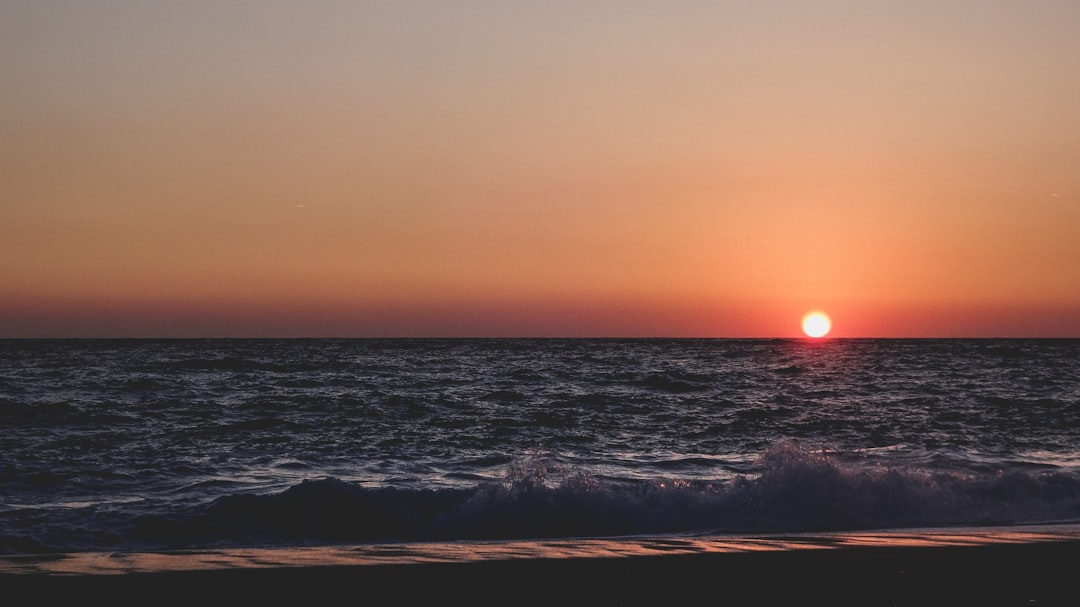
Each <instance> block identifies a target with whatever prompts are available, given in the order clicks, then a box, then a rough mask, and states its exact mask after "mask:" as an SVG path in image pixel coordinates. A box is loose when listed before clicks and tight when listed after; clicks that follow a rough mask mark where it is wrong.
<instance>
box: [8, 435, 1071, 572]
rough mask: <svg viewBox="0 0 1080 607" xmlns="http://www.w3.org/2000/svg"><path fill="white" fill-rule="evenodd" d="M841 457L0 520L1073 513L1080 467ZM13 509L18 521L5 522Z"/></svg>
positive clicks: (203, 525)
mask: <svg viewBox="0 0 1080 607" xmlns="http://www.w3.org/2000/svg"><path fill="white" fill-rule="evenodd" d="M843 460H844V458H841V457H840V456H838V455H837V454H834V453H831V452H822V451H814V450H811V449H808V448H805V447H803V446H802V445H799V444H798V443H794V442H782V443H778V444H774V445H772V446H771V447H769V448H768V449H767V450H766V451H765V452H764V453H763V454H762V455H761V456H760V457H759V458H758V460H757V462H756V464H755V466H754V467H753V468H752V470H753V473H752V474H751V473H748V474H740V475H736V476H734V477H731V478H726V479H716V480H700V479H695V480H686V479H680V478H666V479H654V480H650V481H640V480H630V479H626V478H614V477H608V476H601V475H596V474H593V473H591V472H590V471H589V470H587V469H582V468H578V467H566V466H563V465H562V464H560V463H559V462H558V460H557V458H554V457H552V456H549V455H544V454H540V455H533V456H529V457H525V458H522V459H518V460H513V461H511V462H510V463H509V464H508V468H507V471H506V474H505V477H504V478H502V479H499V480H497V481H481V482H478V483H477V484H476V485H474V486H470V487H464V488H437V489H412V488H398V487H374V488H373V487H365V486H363V485H361V484H357V483H354V482H347V481H344V480H341V479H338V478H334V477H327V478H319V479H308V480H304V481H302V482H300V483H298V484H295V485H293V486H291V487H289V488H287V489H285V490H283V491H280V492H277V493H270V494H252V493H233V494H229V495H224V496H222V497H218V498H217V499H215V500H213V501H211V502H209V503H204V504H203V505H198V506H191V505H188V506H185V507H183V508H179V507H177V506H175V505H174V506H173V507H172V508H171V509H169V510H167V511H157V512H152V513H145V512H143V513H139V514H134V513H129V514H128V515H127V516H126V518H124V517H120V518H116V517H118V516H119V515H118V514H117V511H116V510H115V509H114V510H108V511H106V510H103V511H100V512H98V511H93V509H91V510H87V511H83V512H82V513H81V514H78V520H79V521H80V523H79V525H78V526H75V525H72V519H70V518H69V519H67V520H66V521H65V522H63V523H61V524H58V525H56V526H53V525H50V524H48V522H47V521H46V520H45V519H44V518H42V517H43V516H44V514H45V513H43V512H41V511H40V510H37V511H35V512H32V513H31V512H28V511H23V512H19V511H16V510H12V511H8V512H5V513H3V514H4V517H3V518H0V552H9V553H11V552H15V553H26V552H69V551H79V550H123V549H131V550H147V549H150V550H153V549H200V548H209V547H252V546H281V545H289V546H303V545H334V544H350V543H375V542H415V541H452V540H509V539H538V538H568V537H612V536H630V535H652V534H668V533H688V532H689V533H714V534H716V533H719V534H723V533H747V532H754V533H759V532H760V533H765V532H798V531H853V530H867V529H885V528H912V527H948V526H972V525H1009V524H1021V523H1036V522H1048V521H1063V520H1080V475H1077V474H1075V473H1070V472H1060V471H1059V472H1038V473H1035V472H1030V471H1024V472H1005V471H1001V472H956V471H940V470H938V471H928V470H925V469H905V468H884V467H882V468H866V467H860V466H859V465H857V464H851V463H845V461H843ZM32 480H33V479H23V481H24V482H31V481H32ZM163 507H164V506H163ZM110 513H111V514H110ZM75 515H76V513H74V512H73V513H71V516H75ZM110 516H112V517H114V518H111V519H110ZM4 519H6V520H4ZM19 520H22V521H23V522H24V523H26V524H25V525H23V526H17V525H16V526H15V527H13V524H14V523H16V522H17V521H19Z"/></svg>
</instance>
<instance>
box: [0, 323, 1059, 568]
mask: <svg viewBox="0 0 1080 607" xmlns="http://www.w3.org/2000/svg"><path fill="white" fill-rule="evenodd" d="M0 456H2V457H0V553H4V554H36V553H49V552H73V551H116V550H133V551H134V550H163V549H181V548H184V549H187V548H190V549H200V548H211V547H213V548H222V547H264V546H294V547H295V546H329V545H335V544H349V543H369V542H415V541H444V540H464V539H494V540H505V539H518V538H581V537H612V536H627V535H640V534H726V533H746V532H755V533H757V532H793V531H843V530H865V529H881V528H896V527H951V526H972V525H1011V524H1019V523H1032V522H1050V521H1056V522H1061V521H1066V522H1068V521H1077V520H1080V340H1069V339H1050V340H1028V339H910V340H908V339H824V340H812V339H432V340H426V339H385V340H383V339H340V340H338V339H312V340H303V339H298V340H274V339H251V340H243V339H239V340H227V339H211V340H0Z"/></svg>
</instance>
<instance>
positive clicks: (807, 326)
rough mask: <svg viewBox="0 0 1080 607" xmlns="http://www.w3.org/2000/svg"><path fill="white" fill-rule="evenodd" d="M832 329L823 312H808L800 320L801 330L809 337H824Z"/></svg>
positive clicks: (830, 322)
mask: <svg viewBox="0 0 1080 607" xmlns="http://www.w3.org/2000/svg"><path fill="white" fill-rule="evenodd" d="M830 329H832V321H831V320H829V317H828V316H826V315H825V313H824V312H809V313H808V314H807V315H806V316H803V319H802V330H803V333H806V334H807V335H808V336H809V337H825V336H826V335H828V334H829V330H830Z"/></svg>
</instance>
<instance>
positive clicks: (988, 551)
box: [0, 525, 1080, 605]
mask: <svg viewBox="0 0 1080 607" xmlns="http://www.w3.org/2000/svg"><path fill="white" fill-rule="evenodd" d="M1078 559H1080V526H1077V525H1030V526H1018V527H987V528H958V529H921V530H919V529H916V530H889V531H873V532H846V533H797V534H764V535H754V536H750V535H739V536H723V535H712V536H655V537H632V538H603V539H588V538H583V539H561V540H536V541H499V542H448V543H417V544H369V545H354V546H326V547H306V548H295V547H293V548H260V549H227V550H200V551H178V552H168V551H161V552H151V553H107V552H100V553H75V554H67V555H36V556H26V555H20V556H4V557H0V587H3V588H4V589H6V590H7V591H9V592H20V593H27V594H23V596H29V597H37V598H38V599H42V600H44V599H49V598H53V597H56V598H59V597H71V596H81V597H86V598H87V599H90V598H102V599H107V600H108V601H109V602H110V603H112V604H116V603H128V602H131V603H135V602H143V603H145V602H146V601H150V600H153V599H155V598H163V597H168V598H170V599H172V600H180V601H184V602H188V601H191V602H195V601H198V602H210V603H222V602H226V601H229V602H231V601H233V600H243V601H244V602H246V603H248V604H252V603H258V602H262V601H271V602H275V603H279V604H280V603H281V602H283V601H284V602H292V601H298V602H309V603H310V602H316V603H318V602H322V601H329V600H341V599H344V598H348V599H355V600H357V601H361V602H375V603H377V604H386V603H394V604H410V603H415V602H420V601H425V602H430V600H431V599H432V598H435V599H437V600H439V601H443V600H449V599H453V600H454V602H458V601H461V602H465V603H469V604H560V603H561V604H589V605H604V604H612V605H633V604H642V605H645V604H648V605H662V604H690V603H694V602H699V601H700V602H704V603H711V604H800V605H807V604H812V605H927V604H967V605H976V604H977V605H988V604H993V605H1033V604H1034V605H1058V604H1073V603H1074V602H1075V584H1074V578H1073V574H1074V570H1075V563H1076V562H1078ZM1070 599H1071V600H1070Z"/></svg>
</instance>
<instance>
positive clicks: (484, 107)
mask: <svg viewBox="0 0 1080 607" xmlns="http://www.w3.org/2000/svg"><path fill="white" fill-rule="evenodd" d="M0 83H2V92H0V336H9V337H15V336H43V337H53V336H187V335H190V336H369V335H371V336H374V335H379V336H443V335H454V336H487V335H507V336H534V335H565V336H583V335H591V336H642V335H644V336H719V337H725V336H731V337H735V336H752V337H771V336H794V335H798V334H800V330H799V320H800V317H801V316H802V314H803V313H804V312H805V311H807V310H810V309H815V308H820V309H824V310H825V311H827V312H828V313H829V314H830V315H831V316H832V318H833V323H834V331H833V335H835V336H1030V335H1038V336H1080V2H1076V0H1016V1H1003V0H970V1H955V0H935V1H922V0H906V1H904V2H899V1H897V2H892V1H884V0H882V1H869V0H867V1H861V2H856V1H842V0H823V1H810V0H807V1H798V2H795V1H792V2H764V1H763V2H741V1H721V0H713V1H693V2H643V1H634V0H621V1H588V0H575V1H573V2H564V1H561V0H545V1H543V2H514V1H510V0H503V1H490V2H481V1H468V0H460V1H442V0H439V1H409V2H401V1H387V2H361V1H344V0H342V1H323V2H317V1H316V2H285V1H281V0H259V1H251V2H238V1H228V0H212V1H199V0H185V1H174V2H165V1H162V2H146V1H142V0H139V1H110V0H95V1H84V0H71V1H67V2H61V1H52V0H27V1H15V0H0Z"/></svg>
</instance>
